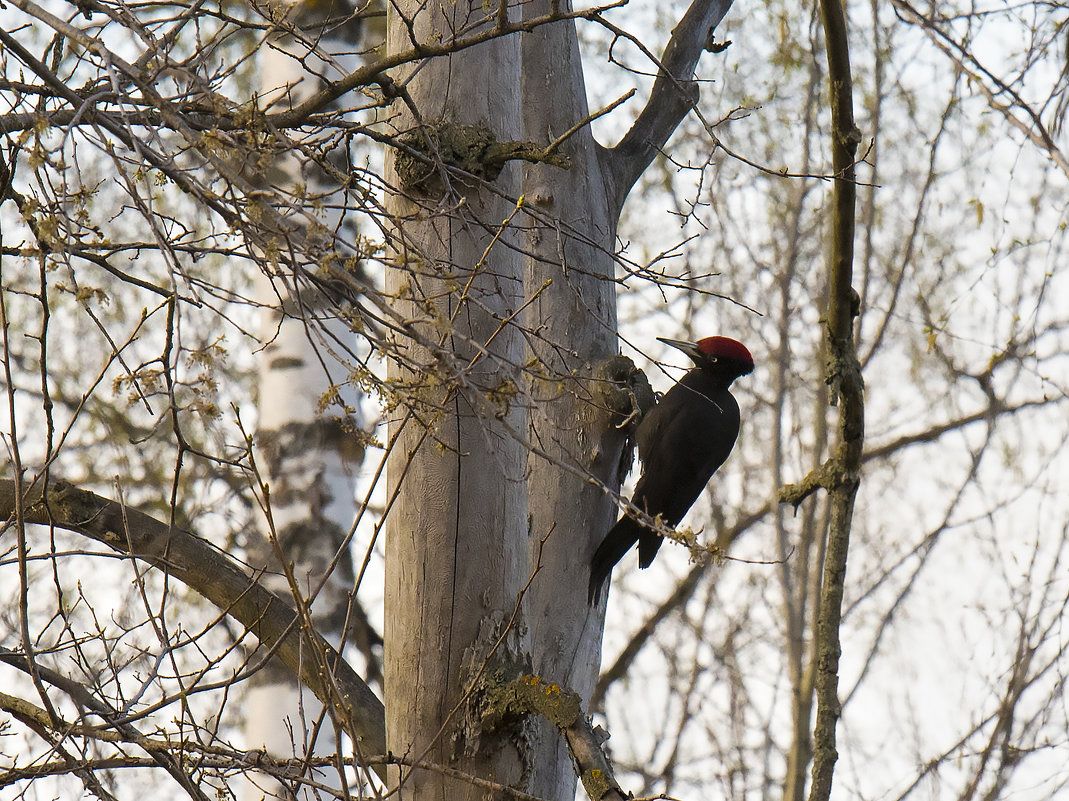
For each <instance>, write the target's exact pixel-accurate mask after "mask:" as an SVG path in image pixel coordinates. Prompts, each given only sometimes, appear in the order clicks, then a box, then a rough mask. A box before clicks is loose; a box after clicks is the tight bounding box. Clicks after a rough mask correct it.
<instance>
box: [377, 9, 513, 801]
mask: <svg viewBox="0 0 1069 801" xmlns="http://www.w3.org/2000/svg"><path fill="white" fill-rule="evenodd" d="M421 5H422V4H420V3H416V2H404V3H397V4H396V5H395V6H393V7H391V10H390V17H389V19H388V23H387V24H388V35H387V50H388V52H389V53H393V52H396V51H397V50H398V49H405V48H407V47H408V46H409V45H410V44H411V40H410V38H409V33H410V29H409V24H411V26H412V30H413V31H414V32H415V34H416V36H417V37H418V39H419V40H420V41H431V40H432V39H434V38H435V37H436V36H439V37H441V38H442V39H443V40H444V41H448V40H449V39H450V38H451V37H452V36H454V35H455V32H456V31H457V30H458V29H459V28H462V27H463V26H464V25H466V24H469V23H470V22H471V21H472V20H473V19H476V18H479V17H483V16H485V11H484V10H483V4H482V3H481V2H472V3H468V2H459V3H457V4H455V5H448V6H445V7H444V8H443V7H442V6H438V5H435V6H434V7H428V8H426V9H424V10H419V7H420V6H421ZM519 46H520V42H519V38H518V37H514V36H513V37H506V38H502V39H498V40H495V41H492V42H488V43H486V44H482V45H479V46H477V47H474V48H471V49H468V50H464V51H462V52H460V53H456V54H453V55H448V56H444V57H442V58H438V59H433V60H430V61H427V62H424V63H423V64H421V65H420V67H419V69H418V70H413V69H412V68H411V67H407V68H404V69H402V70H401V71H399V73H398V74H396V75H395V76H394V80H395V81H396V82H397V83H398V84H399V85H402V86H405V89H406V91H407V95H408V98H410V100H411V104H412V105H411V106H404V105H403V104H402V103H400V102H398V103H397V104H396V106H397V107H398V111H402V112H403V114H402V116H401V118H400V120H397V121H395V125H397V126H398V128H399V129H400V130H405V129H411V130H413V131H414V133H416V134H417V136H422V134H420V129H419V125H418V123H417V120H416V119H415V117H414V115H413V107H414V108H415V109H417V110H418V115H419V119H420V120H422V121H425V122H432V121H438V120H442V119H445V120H446V121H447V122H448V123H457V124H465V125H485V126H487V127H488V128H489V129H490V131H491V132H492V133H493V134H494V135H495V136H496V137H497V138H498V139H499V140H507V139H518V138H519V133H520V109H519V98H520V95H519V92H518V91H517V87H518V85H519V74H520V53H519ZM424 130H426V129H424ZM417 141H418V140H417ZM393 161H394V160H393V159H391V162H393ZM387 174H388V178H389V180H391V181H397V180H398V179H397V171H396V164H395V163H391V164H390V165H388V168H387ZM439 182H441V183H442V184H445V187H443V186H442V185H441V184H440V183H439ZM494 188H495V189H496V190H500V191H501V192H503V193H506V194H507V195H510V196H513V197H514V196H516V195H517V194H518V192H517V190H518V189H519V185H518V174H517V171H516V169H515V167H506V168H505V169H504V171H503V172H502V173H501V175H500V176H498V178H497V180H496V181H495V184H494ZM407 192H408V196H407V197H406V196H404V195H402V194H401V193H398V194H395V195H394V196H393V198H392V199H391V201H390V210H391V212H392V213H393V214H394V215H395V219H396V221H397V229H396V230H395V231H394V242H395V260H396V267H395V268H394V269H392V270H391V271H390V274H389V275H388V277H387V288H388V291H389V292H390V293H392V294H394V295H395V296H396V297H397V298H398V302H399V305H400V307H401V308H404V309H406V314H407V315H409V316H410V318H411V319H412V320H413V323H412V325H411V331H410V333H412V334H413V335H414V336H413V338H407V337H406V339H405V340H403V341H400V342H398V343H397V351H396V352H395V353H394V358H393V359H392V360H391V363H390V367H389V375H390V378H391V381H392V382H393V383H394V386H395V387H403V388H404V389H399V391H407V392H408V396H407V397H406V398H403V399H402V404H403V405H402V406H401V407H399V410H398V411H397V412H395V413H394V414H393V416H392V417H391V419H390V436H391V439H392V440H393V442H394V444H393V449H392V451H391V453H390V455H389V461H388V464H387V487H388V496H389V497H391V498H392V497H393V496H394V493H395V492H397V490H398V489H399V488H400V487H401V486H403V488H404V491H403V493H401V494H400V495H399V497H398V498H397V500H396V502H395V503H394V505H393V507H392V509H391V510H390V511H389V515H388V518H387V526H386V562H387V565H386V570H387V576H386V597H385V604H386V610H385V611H386V631H385V639H386V664H385V694H386V699H387V704H386V721H387V742H388V746H389V748H390V750H391V751H393V752H394V753H396V754H398V755H403V756H405V757H411V758H413V759H415V760H426V761H430V762H433V763H437V764H440V765H447V766H450V767H452V768H457V769H459V770H461V771H464V772H467V773H471V774H474V775H478V776H483V777H493V779H494V780H495V781H498V782H501V783H504V784H517V783H522V774H523V772H524V764H523V758H522V757H521V755H520V754H519V751H518V749H517V747H516V744H515V743H513V742H506V738H494V739H495V740H496V742H491V741H490V740H489V739H487V740H481V739H480V727H479V724H478V721H477V720H472V718H471V715H474V714H475V713H474V712H472V711H471V710H470V709H469V705H468V704H467V703H466V702H465V698H466V694H467V690H468V689H469V688H470V687H472V686H473V685H474V684H476V680H477V679H478V677H479V674H480V668H481V667H482V666H483V664H484V662H485V660H486V658H487V655H488V653H489V652H490V650H491V648H492V646H493V644H494V642H495V641H496V639H497V637H498V636H500V634H502V633H503V631H504V628H505V625H506V623H507V621H508V620H509V619H510V617H511V615H512V612H513V609H514V607H515V605H516V602H517V594H518V592H519V590H520V587H521V586H522V584H523V581H524V567H525V563H526V554H525V550H524V549H525V543H526V537H525V534H524V532H525V530H526V524H527V520H526V509H525V506H526V498H525V496H524V491H523V488H524V484H523V478H524V477H523V472H524V453H525V452H524V448H523V445H522V443H521V442H520V441H518V440H517V439H516V438H514V437H513V436H512V435H511V434H510V430H511V431H512V432H518V431H522V429H523V423H522V421H523V417H524V412H523V408H522V404H514V403H510V402H509V401H508V400H507V399H505V398H503V397H502V396H498V397H497V398H496V399H495V395H494V392H495V389H501V390H503V391H507V388H508V386H509V385H510V384H509V382H513V383H512V385H515V383H516V382H518V375H516V374H515V368H514V365H517V364H519V363H520V362H521V358H520V355H521V352H522V351H521V344H522V343H521V340H520V338H519V333H518V331H517V329H516V328H515V326H511V325H504V326H502V324H501V321H502V320H503V319H504V318H505V317H507V316H508V315H509V314H510V313H511V312H512V311H514V310H515V309H518V308H519V303H520V299H521V294H522V267H521V263H520V259H519V256H518V255H517V254H516V252H515V251H514V250H512V249H510V248H509V247H508V243H509V240H510V239H512V236H513V235H512V233H511V231H508V230H504V231H501V230H500V226H501V223H502V221H503V220H505V219H506V218H507V217H508V215H509V213H510V211H511V210H512V209H513V207H514V206H513V204H512V203H510V202H508V201H507V200H504V199H502V197H500V196H498V195H496V194H494V193H492V192H491V191H489V189H488V188H486V187H484V186H480V185H479V183H478V182H475V181H469V180H466V179H462V178H459V177H457V176H450V177H448V178H444V177H443V176H442V175H441V174H439V175H437V176H435V177H433V178H432V180H430V181H428V182H427V185H425V186H423V187H410V188H409V189H408V190H407ZM461 201H462V202H461ZM495 234H500V236H498V237H497V239H496V240H495ZM413 368H414V369H413ZM406 407H407V409H408V410H409V412H407V413H406V411H404V410H405V408H406ZM412 411H414V413H410V412H412ZM514 631H515V632H516V633H517V636H518V635H519V634H520V632H521V629H519V628H516V629H514ZM498 744H500V745H501V748H497V747H496V745H498ZM394 780H395V781H396V780H400V781H403V782H404V784H405V786H404V789H403V790H402V793H403V796H404V797H406V798H415V799H427V798H440V799H447V798H448V799H462V798H472V799H474V798H482V797H483V796H484V793H485V791H481V790H478V789H476V788H475V787H473V786H471V785H469V784H466V783H464V782H462V781H457V780H454V779H450V778H446V777H443V776H440V775H438V774H436V773H433V772H428V771H423V770H420V769H418V768H417V769H410V768H401V769H399V775H398V772H396V771H395V776H394ZM393 783H394V782H391V784H393Z"/></svg>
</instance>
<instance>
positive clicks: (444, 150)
mask: <svg viewBox="0 0 1069 801" xmlns="http://www.w3.org/2000/svg"><path fill="white" fill-rule="evenodd" d="M514 160H521V161H529V162H541V163H545V164H552V165H554V166H556V167H561V168H563V169H567V168H568V167H570V166H571V159H569V158H568V157H567V156H563V155H560V154H559V153H555V152H553V151H551V150H549V148H546V147H544V146H542V145H539V144H535V143H534V142H519V141H514V140H510V141H505V142H499V141H498V139H497V137H496V136H494V132H493V131H491V130H490V128H489V127H488V126H486V125H483V124H478V125H460V124H459V123H454V122H449V121H447V120H435V121H434V122H431V123H428V124H427V125H423V126H421V127H419V128H417V129H415V130H412V131H409V132H408V133H405V134H402V135H401V136H400V137H398V139H397V157H396V162H395V165H394V166H395V169H396V170H397V176H398V177H399V178H400V179H401V185H402V188H404V189H405V190H406V191H409V192H417V193H419V194H423V195H428V196H433V195H441V194H444V193H445V191H446V187H447V180H446V177H445V173H446V172H447V171H448V170H449V169H450V168H452V169H456V170H461V171H463V172H465V173H469V174H471V175H474V176H475V177H476V178H480V179H482V180H484V181H493V180H495V179H496V178H497V176H498V175H500V174H501V170H502V169H504V167H505V164H507V163H508V162H509V161H514Z"/></svg>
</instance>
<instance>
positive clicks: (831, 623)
mask: <svg viewBox="0 0 1069 801" xmlns="http://www.w3.org/2000/svg"><path fill="white" fill-rule="evenodd" d="M820 9H821V18H822V20H823V23H824V35H825V38H826V42H827V53H828V79H829V87H830V101H831V115H832V165H833V167H834V170H835V181H834V189H833V191H834V197H833V214H832V228H831V247H830V248H829V254H828V286H829V292H828V310H827V316H826V319H825V326H826V334H827V340H828V376H827V380H828V383H829V384H830V385H831V388H832V395H831V397H832V399H833V402H835V401H837V402H838V403H839V445H838V450H837V453H836V455H835V457H834V459H833V465H834V467H835V468H836V469H835V470H834V471H832V472H831V475H832V476H833V480H832V481H831V482H830V486H829V492H830V496H831V521H830V528H829V532H828V550H827V555H826V557H825V562H824V579H823V582H822V586H821V602H820V615H819V617H818V619H817V631H816V637H817V648H816V659H817V671H816V696H817V719H816V726H815V728H814V732H813V739H814V755H813V784H812V787H811V788H810V796H809V797H810V799H811V801H825V800H826V799H827V798H828V797H829V795H830V794H831V786H832V776H833V772H834V769H835V761H836V758H837V756H838V754H837V752H836V750H835V727H836V724H837V723H838V720H839V715H840V706H839V698H838V684H839V655H840V653H841V649H840V644H839V625H840V623H841V620H842V601H843V586H844V583H845V579H846V557H847V552H848V550H849V544H850V521H851V517H852V515H853V511H854V498H855V496H856V495H857V488H858V483H859V475H858V472H859V465H860V457H861V445H862V441H863V439H864V430H865V410H864V400H863V397H862V381H861V365H860V364H859V363H858V359H857V351H856V348H855V344H854V337H853V318H854V317H855V316H856V314H857V312H858V309H857V303H858V301H857V300H856V298H857V295H856V293H855V292H854V290H853V288H852V287H851V281H852V277H853V276H852V268H853V256H854V206H855V202H856V186H855V178H854V156H855V153H856V151H857V145H858V143H859V141H860V139H861V135H860V133H859V132H858V130H857V127H856V126H855V125H854V112H853V98H852V87H851V79H850V50H849V45H848V42H847V34H846V16H845V10H844V8H843V0H821V3H820Z"/></svg>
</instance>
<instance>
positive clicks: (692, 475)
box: [590, 337, 753, 604]
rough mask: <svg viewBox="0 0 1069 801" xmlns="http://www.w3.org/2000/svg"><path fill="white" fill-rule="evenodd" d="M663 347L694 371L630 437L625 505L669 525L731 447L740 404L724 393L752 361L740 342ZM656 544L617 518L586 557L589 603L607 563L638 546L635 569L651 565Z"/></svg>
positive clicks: (646, 532)
mask: <svg viewBox="0 0 1069 801" xmlns="http://www.w3.org/2000/svg"><path fill="white" fill-rule="evenodd" d="M662 341H663V342H666V343H668V344H669V345H672V346H673V347H677V348H679V349H680V350H682V351H683V352H684V353H686V354H687V355H688V356H690V357H691V359H692V360H693V361H694V363H695V367H694V369H692V370H690V371H689V372H688V373H687V374H686V375H685V376H683V378H682V380H680V381H679V383H677V384H676V385H675V386H674V387H672V388H671V389H670V390H668V392H666V393H665V395H664V397H663V398H661V400H660V401H659V402H658V403H657V404H656V405H655V406H654V407H653V409H651V410H650V411H649V412H648V413H647V414H646V416H645V417H643V418H642V421H641V422H640V423H639V424H638V428H637V430H636V431H635V439H636V441H637V443H638V455H639V458H640V459H641V460H642V477H641V478H639V480H638V484H637V485H636V486H635V493H634V495H633V496H632V498H631V503H633V504H634V505H635V506H637V507H638V508H639V509H642V510H643V511H645V512H646V514H648V515H649V516H650V517H656V516H657V515H660V516H661V519H662V520H663V522H664V523H665V525H668V526H675V525H676V524H677V523H678V522H679V521H680V520H682V519H683V515H685V514H686V513H687V510H688V509H690V507H691V506H692V505H693V504H694V502H695V501H696V500H697V499H698V496H699V495H701V493H702V490H703V489H705V485H706V484H707V483H708V482H709V478H710V477H711V476H712V475H713V473H714V472H716V470H717V468H718V467H720V465H722V464H723V463H724V460H725V459H727V457H728V454H730V453H731V449H732V447H734V445H735V439H736V438H737V437H738V435H739V405H738V404H737V403H736V402H735V398H733V397H732V395H731V393H730V392H729V391H728V387H729V386H730V385H731V382H732V381H734V380H735V379H736V378H738V377H739V376H740V375H746V374H747V373H749V372H751V371H752V370H753V358H752V357H751V356H750V353H749V351H747V350H746V348H745V347H744V346H743V345H742V344H741V343H739V342H736V341H735V340H733V339H727V338H725V337H708V338H706V339H703V340H700V341H699V342H696V343H690V342H677V341H675V340H662ZM661 539H662V538H661V535H659V534H657V533H656V532H655V531H653V530H652V529H649V528H647V527H646V526H644V525H643V524H642V523H639V522H638V521H637V520H635V519H634V518H633V517H629V516H627V515H624V516H623V517H621V518H620V520H619V521H618V522H617V523H616V525H615V526H613V527H612V528H611V529H610V530H609V533H608V534H606V535H605V539H604V540H602V542H601V545H600V546H598V549H597V551H595V552H594V556H593V558H592V559H591V562H590V602H591V603H592V604H594V603H596V602H597V601H598V598H599V596H600V593H601V587H602V585H603V584H604V583H605V581H606V580H607V579H608V577H609V574H610V573H611V572H612V568H613V565H615V564H616V563H617V562H618V561H619V560H620V559H621V557H623V555H624V554H625V553H627V551H628V550H630V548H631V546H632V545H634V544H635V543H636V542H638V559H639V566H640V567H649V565H650V563H651V562H653V557H654V556H655V555H656V554H657V549H658V548H659V547H660V546H661Z"/></svg>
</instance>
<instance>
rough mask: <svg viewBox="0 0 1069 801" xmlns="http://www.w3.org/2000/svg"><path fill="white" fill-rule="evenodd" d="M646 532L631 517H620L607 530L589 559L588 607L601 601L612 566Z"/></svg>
mask: <svg viewBox="0 0 1069 801" xmlns="http://www.w3.org/2000/svg"><path fill="white" fill-rule="evenodd" d="M645 531H648V529H646V528H644V527H643V526H642V524H641V523H639V522H638V521H637V520H635V519H634V518H632V517H627V516H624V517H621V518H620V519H619V520H618V521H617V522H616V525H615V526H613V527H612V528H611V529H609V533H608V534H606V535H605V539H603V540H602V541H601V545H599V546H598V549H597V550H596V551H594V556H593V557H592V558H591V559H590V592H589V599H590V605H591V606H596V605H597V603H598V601H600V600H601V588H602V587H603V586H604V585H605V582H606V581H608V579H609V575H610V574H611V573H612V568H613V565H615V564H616V563H617V562H619V561H620V559H622V558H623V555H624V554H625V553H627V552H628V551H629V550H630V549H631V546H632V545H634V544H635V543H636V542H637V541H638V539H639V537H640V536H642V533H643V532H645ZM658 539H659V538H658Z"/></svg>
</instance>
